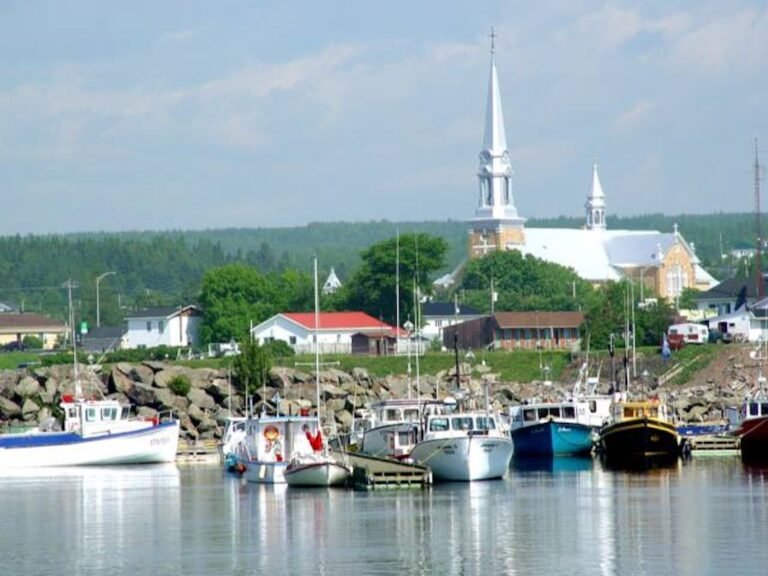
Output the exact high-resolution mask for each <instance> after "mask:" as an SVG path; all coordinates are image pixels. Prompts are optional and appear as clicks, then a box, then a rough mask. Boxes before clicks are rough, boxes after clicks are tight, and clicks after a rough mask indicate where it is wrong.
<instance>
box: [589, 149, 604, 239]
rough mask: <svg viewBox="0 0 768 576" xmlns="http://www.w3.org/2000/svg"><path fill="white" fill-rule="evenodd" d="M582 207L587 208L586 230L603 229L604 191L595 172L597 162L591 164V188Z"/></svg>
mask: <svg viewBox="0 0 768 576" xmlns="http://www.w3.org/2000/svg"><path fill="white" fill-rule="evenodd" d="M584 207H585V208H586V209H587V230H605V193H604V192H603V187H602V186H601V185H600V176H599V175H598V174H597V162H595V163H594V164H593V165H592V188H591V189H590V191H589V195H588V196H587V202H586V204H584Z"/></svg>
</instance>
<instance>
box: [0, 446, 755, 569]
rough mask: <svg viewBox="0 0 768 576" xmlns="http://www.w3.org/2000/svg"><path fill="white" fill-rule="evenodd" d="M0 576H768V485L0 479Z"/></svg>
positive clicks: (112, 472) (701, 479)
mask: <svg viewBox="0 0 768 576" xmlns="http://www.w3.org/2000/svg"><path fill="white" fill-rule="evenodd" d="M0 513H1V514H2V521H1V522H0V566H2V573H3V574H24V575H25V576H28V575H37V574H40V575H43V574H45V575H49V574H67V575H86V574H87V575H90V574H99V575H109V574H134V575H141V574H161V575H177V574H179V575H181V574H184V575H194V574H216V575H219V574H243V575H245V574H249V575H250V574H269V575H270V576H277V575H281V574H297V575H304V574H333V575H340V576H343V575H347V574H354V575H357V574H361V575H362V574H398V575H399V574H440V575H443V574H449V575H454V574H455V575H471V574H486V575H495V574H536V575H549V574H558V573H559V574H568V575H571V574H590V575H593V574H603V575H608V574H611V575H613V574H621V575H625V574H626V575H632V574H638V575H639V574H648V575H654V576H655V575H660V574H680V575H687V574H690V575H696V576H703V575H707V574H727V573H732V574H739V575H748V574H760V575H763V574H766V572H767V571H768V470H759V469H748V468H745V467H743V466H742V464H741V462H740V461H739V460H738V458H730V457H709V458H707V457H695V458H694V459H693V460H692V461H690V462H688V463H686V464H679V465H676V466H674V467H671V468H665V469H658V470H652V471H648V472H642V473H640V472H622V471H608V470H605V469H604V468H603V467H602V466H601V464H600V463H599V462H593V461H592V460H579V459H565V460H556V461H555V462H554V464H553V463H552V461H534V462H524V463H518V462H515V463H514V464H513V468H512V469H511V470H510V474H509V476H508V477H507V478H505V479H504V480H501V481H491V482H479V483H472V484H446V485H440V486H436V487H434V488H432V489H430V490H411V491H396V490H391V491H374V492H352V491H346V490H339V489H332V490H326V489H320V490H318V489H297V488H293V489H291V488H288V487H287V486H277V487H275V486H258V485H255V484H245V483H242V482H240V481H239V480H238V479H236V478H234V477H231V476H227V475H225V474H223V473H222V472H221V471H220V470H219V469H218V468H217V467H181V468H177V467H175V466H162V467H136V468H101V469H68V470H53V471H46V472H35V473H28V474H26V475H24V474H14V475H5V476H2V477H0Z"/></svg>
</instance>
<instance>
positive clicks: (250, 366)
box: [232, 337, 272, 400]
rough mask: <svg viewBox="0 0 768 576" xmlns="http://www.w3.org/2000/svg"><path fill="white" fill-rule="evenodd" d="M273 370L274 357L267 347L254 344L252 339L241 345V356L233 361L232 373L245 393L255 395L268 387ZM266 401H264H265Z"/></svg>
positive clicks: (245, 340) (247, 339)
mask: <svg viewBox="0 0 768 576" xmlns="http://www.w3.org/2000/svg"><path fill="white" fill-rule="evenodd" d="M271 369H272V356H271V355H270V352H269V349H268V348H267V347H266V346H261V345H260V344H259V343H258V342H252V341H251V339H250V337H248V338H245V339H244V340H243V341H242V342H241V343H240V354H238V355H237V356H235V357H234V360H233V361H232V371H233V373H234V374H235V377H236V378H237V380H238V381H239V382H240V385H241V386H242V390H243V392H245V393H246V394H249V395H253V394H255V393H256V392H258V390H259V389H260V388H261V387H262V386H264V385H266V383H267V381H268V379H269V371H270V370H271ZM263 400H264V399H263Z"/></svg>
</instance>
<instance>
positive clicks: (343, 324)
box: [283, 312, 394, 331]
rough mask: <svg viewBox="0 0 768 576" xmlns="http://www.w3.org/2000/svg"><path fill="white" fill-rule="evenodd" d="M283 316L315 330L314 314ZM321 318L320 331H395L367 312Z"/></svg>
mask: <svg viewBox="0 0 768 576" xmlns="http://www.w3.org/2000/svg"><path fill="white" fill-rule="evenodd" d="M283 316H285V317H286V318H288V319H289V320H292V321H294V322H296V324H299V325H300V326H303V327H304V328H306V329H307V330H314V329H315V313H314V312H285V313H283ZM319 316H320V330H387V331H389V330H394V328H392V326H390V325H389V324H387V323H386V322H382V321H381V320H376V318H374V317H373V316H369V315H368V314H366V313H365V312H320V314H319Z"/></svg>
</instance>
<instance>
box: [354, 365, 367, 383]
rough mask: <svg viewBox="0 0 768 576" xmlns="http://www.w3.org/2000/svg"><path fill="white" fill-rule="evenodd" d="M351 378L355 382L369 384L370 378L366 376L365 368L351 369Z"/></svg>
mask: <svg viewBox="0 0 768 576" xmlns="http://www.w3.org/2000/svg"><path fill="white" fill-rule="evenodd" d="M352 378H353V379H354V380H355V381H356V382H370V380H371V379H370V377H369V376H368V370H366V369H365V368H352Z"/></svg>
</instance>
